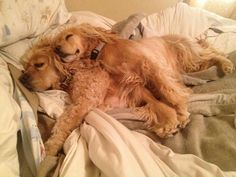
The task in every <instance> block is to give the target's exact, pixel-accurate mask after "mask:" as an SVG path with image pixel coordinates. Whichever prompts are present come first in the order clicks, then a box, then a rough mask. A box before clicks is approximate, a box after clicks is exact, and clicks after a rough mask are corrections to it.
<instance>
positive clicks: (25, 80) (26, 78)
mask: <svg viewBox="0 0 236 177" xmlns="http://www.w3.org/2000/svg"><path fill="white" fill-rule="evenodd" d="M19 80H20V82H21V83H22V84H27V83H28V81H29V75H28V74H26V73H25V74H22V75H21V76H20V78H19Z"/></svg>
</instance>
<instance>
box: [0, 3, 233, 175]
mask: <svg viewBox="0 0 236 177" xmlns="http://www.w3.org/2000/svg"><path fill="white" fill-rule="evenodd" d="M80 15H81V16H80ZM86 15H87V12H83V13H78V14H75V15H74V16H72V18H71V19H72V20H71V21H70V22H69V23H70V25H72V24H73V23H74V24H77V23H80V22H86V20H87V19H86V18H83V17H85V16H86ZM76 16H77V17H76ZM88 16H89V19H90V20H91V23H92V24H94V25H98V26H102V27H105V28H107V29H109V28H111V27H112V25H114V23H115V22H114V21H112V20H110V19H107V18H105V17H101V16H99V17H98V16H97V15H94V14H93V13H89V14H88ZM94 19H96V20H94ZM98 19H99V20H98ZM193 19H194V20H193ZM88 22H89V21H88ZM127 24H128V26H127ZM122 25H123V26H122ZM115 26H116V27H118V28H116V30H118V32H120V33H121V35H122V36H123V37H125V38H132V39H137V38H143V37H149V36H153V35H163V34H169V33H171V34H174V33H175V34H182V35H186V36H191V37H201V38H202V37H206V38H207V40H208V41H209V42H210V43H212V44H213V45H214V46H215V47H217V48H218V49H220V50H222V51H224V52H226V53H228V54H229V53H230V57H231V59H232V61H233V62H235V61H236V56H235V53H233V51H234V50H236V46H235V45H234V41H235V39H236V22H235V21H233V20H229V19H225V18H222V17H219V16H217V15H215V14H212V13H209V12H206V11H204V10H201V9H195V8H191V7H189V6H187V5H186V4H183V3H178V4H177V5H176V6H175V7H171V8H168V9H166V10H163V11H162V12H160V13H156V14H153V15H149V16H146V15H144V14H136V15H133V17H131V18H129V19H128V20H126V21H125V22H123V23H119V24H116V25H115ZM125 27H126V28H125ZM215 29H217V30H215ZM27 40H28V39H26V40H24V41H19V43H18V44H17V45H16V46H15V47H14V46H13V47H12V48H13V51H14V49H15V50H16V49H17V50H19V45H20V46H21V45H22V44H24V42H25V43H26V44H27V45H28V42H26V41H27ZM30 43H31V42H30ZM22 46H25V45H22ZM12 48H11V47H10V48H8V51H12ZM25 48H27V47H25ZM17 50H16V51H17ZM23 50H24V47H22V51H23ZM6 57H7V58H8V59H9V57H8V56H6ZM12 63H13V64H14V65H15V66H16V67H18V68H22V66H20V65H19V64H18V63H17V62H15V63H14V62H12ZM5 65H6V64H5V62H4V61H3V65H1V69H2V68H3V69H5V70H3V71H4V72H5V73H7V76H6V78H8V80H7V82H3V83H6V84H5V85H4V88H3V89H1V90H4V91H6V90H7V92H8V95H9V99H8V100H13V99H12V96H13V93H16V98H18V99H19V98H20V102H18V104H20V105H21V107H22V109H23V108H24V110H23V112H25V113H24V114H22V115H25V116H29V118H28V119H24V118H22V119H21V121H20V122H19V123H18V124H16V123H14V124H13V125H14V126H16V125H22V124H23V123H24V120H27V122H26V123H29V120H30V124H29V125H30V126H25V127H28V128H26V129H25V130H23V133H24V135H25V136H23V139H24V137H26V140H28V142H27V141H24V142H23V144H24V147H25V149H23V150H24V151H27V150H29V151H32V152H28V153H26V154H27V155H28V156H27V157H26V158H27V159H28V160H27V163H28V165H29V168H30V171H31V173H32V174H31V175H32V176H36V173H38V174H37V175H38V176H46V175H48V174H49V171H50V170H52V169H53V170H54V176H62V177H64V176H68V177H82V176H87V177H91V176H95V177H96V176H104V177H105V176H107V177H108V176H109V177H111V176H112V177H113V176H114V177H115V176H119V177H121V176H122V177H126V176H127V177H128V176H129V177H130V176H137V177H138V176H140V177H141V176H148V177H149V176H170V177H174V176H181V177H182V176H186V177H189V176H196V177H199V176H207V177H208V176H209V177H210V176H212V177H221V176H236V166H235V165H234V164H236V162H235V159H236V158H235V157H236V148H235V147H236V141H235V138H234V137H235V136H236V129H235V128H236V127H235V103H236V99H235V96H236V95H235V93H236V92H235V88H236V87H235V84H236V83H235V79H234V78H235V73H234V74H232V75H230V76H227V77H223V75H222V73H220V72H218V70H217V69H216V68H215V67H212V68H210V69H209V70H207V71H203V72H199V73H194V74H191V75H188V76H183V77H184V81H185V83H186V84H188V85H191V87H192V88H193V90H194V94H192V95H191V97H190V100H189V112H190V113H191V123H190V124H189V125H188V126H187V127H186V128H185V129H184V130H183V131H181V132H179V133H178V134H177V135H175V136H174V137H172V138H168V139H164V140H163V139H159V138H158V137H157V136H155V135H154V134H152V133H150V132H148V131H146V130H144V129H143V127H142V122H139V121H137V117H135V116H134V115H133V114H132V112H131V111H130V110H129V109H119V110H112V111H110V112H107V113H104V112H101V111H100V110H98V109H94V110H92V111H91V112H90V113H89V114H88V115H87V116H86V118H85V122H84V123H83V124H82V125H81V126H80V127H79V128H78V129H76V130H75V131H74V132H72V134H71V135H70V137H69V138H68V139H67V141H66V142H65V145H64V151H65V157H63V156H62V157H60V158H58V157H51V156H46V157H45V158H44V149H43V145H42V140H41V136H40V134H39V131H38V127H37V124H36V120H35V119H32V120H31V119H30V118H32V117H33V118H34V116H33V114H34V113H33V110H32V109H31V108H30V105H29V104H28V102H27V100H26V99H25V97H24V96H23V95H22V94H21V93H20V92H19V91H17V89H16V91H15V92H13V91H14V90H13V88H14V87H13V83H12V81H11V79H10V74H9V71H8V70H7V67H6V66H5ZM1 71H2V70H1ZM1 76H2V75H0V78H1V81H4V80H6V79H5V77H1ZM0 83H2V82H0ZM1 87H2V86H1ZM0 93H1V92H0ZM17 94H18V95H17ZM38 95H39V101H40V106H41V108H42V109H43V110H41V111H43V112H44V114H45V113H47V114H48V115H50V116H51V117H53V118H57V117H58V116H60V114H61V113H62V112H63V109H64V107H65V106H66V105H67V104H68V103H69V102H68V100H67V95H66V94H65V93H64V92H61V91H54V92H52V91H50V92H45V93H38ZM51 98H54V99H51ZM13 102H14V101H13ZM48 103H50V106H48V105H49V104H48ZM7 104H8V103H7V102H6V105H7ZM10 104H12V105H11V106H9V108H11V109H12V110H11V111H8V110H7V109H6V113H7V114H9V113H14V114H13V115H10V116H9V117H11V118H10V119H9V120H7V121H8V122H9V123H11V122H12V121H13V122H14V121H15V122H16V121H17V120H15V119H14V115H16V114H18V116H19V114H20V109H19V105H17V104H16V103H11V101H9V105H10ZM3 108H5V104H4V107H3ZM4 117H6V116H4ZM114 118H115V119H114ZM4 122H5V120H4ZM29 127H33V129H30V128H29ZM127 127H128V128H129V129H128V128H127ZM16 131H17V127H16ZM6 133H7V131H6ZM10 138H11V140H12V142H13V143H16V140H17V137H16V136H15V137H10ZM34 142H36V144H34ZM1 144H3V145H6V146H5V147H6V149H7V144H4V141H2V142H1ZM26 147H27V148H26ZM3 149H4V148H3ZM7 150H10V149H7ZM7 158H9V157H7ZM12 158H13V159H14V160H15V162H17V156H14V157H12ZM43 158H44V160H43V161H42V159H43ZM1 159H4V157H3V158H1ZM63 159H64V160H63ZM1 162H2V161H1ZM1 162H0V164H1ZM40 162H41V165H40V166H39V163H40ZM15 165H16V166H17V165H18V164H17V163H16V164H15ZM0 168H4V166H3V165H0ZM12 173H14V171H12ZM16 173H18V172H16ZM9 176H10V175H9ZM12 176H14V175H12Z"/></svg>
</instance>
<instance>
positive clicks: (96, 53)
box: [90, 42, 105, 60]
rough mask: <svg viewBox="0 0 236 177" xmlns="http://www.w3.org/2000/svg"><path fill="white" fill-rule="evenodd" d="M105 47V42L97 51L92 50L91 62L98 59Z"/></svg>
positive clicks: (101, 43)
mask: <svg viewBox="0 0 236 177" xmlns="http://www.w3.org/2000/svg"><path fill="white" fill-rule="evenodd" d="M104 45H105V43H104V42H100V44H99V45H98V46H97V47H96V48H95V49H93V50H92V52H91V55H90V59H91V60H96V58H97V57H98V54H99V53H100V51H101V50H102V48H103V47H104Z"/></svg>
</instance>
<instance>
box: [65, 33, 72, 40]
mask: <svg viewBox="0 0 236 177" xmlns="http://www.w3.org/2000/svg"><path fill="white" fill-rule="evenodd" d="M72 36H73V34H68V35H66V37H65V39H66V40H68V39H69V38H70V37H72Z"/></svg>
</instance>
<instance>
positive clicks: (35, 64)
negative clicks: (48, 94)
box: [19, 39, 67, 91]
mask: <svg viewBox="0 0 236 177" xmlns="http://www.w3.org/2000/svg"><path fill="white" fill-rule="evenodd" d="M45 41H46V42H45ZM49 42H50V40H45V39H44V40H43V41H42V40H41V41H40V42H39V44H37V45H35V46H34V47H33V48H32V49H30V50H29V51H28V52H27V56H26V58H27V62H26V63H25V72H24V73H23V74H22V75H21V77H20V78H19V80H20V81H21V83H22V84H23V85H25V86H26V87H27V88H28V89H30V90H33V91H44V90H49V89H59V86H60V83H61V81H62V80H63V79H64V78H65V75H66V74H67V73H66V71H65V69H64V67H63V65H62V64H61V62H60V59H59V56H58V55H57V54H56V53H55V52H54V49H53V48H52V46H51V45H50V44H49Z"/></svg>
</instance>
